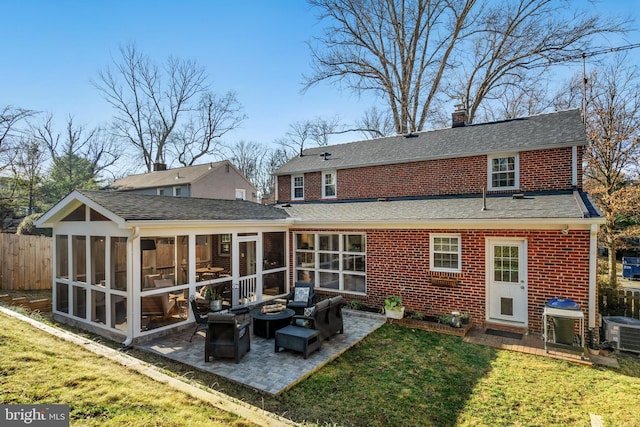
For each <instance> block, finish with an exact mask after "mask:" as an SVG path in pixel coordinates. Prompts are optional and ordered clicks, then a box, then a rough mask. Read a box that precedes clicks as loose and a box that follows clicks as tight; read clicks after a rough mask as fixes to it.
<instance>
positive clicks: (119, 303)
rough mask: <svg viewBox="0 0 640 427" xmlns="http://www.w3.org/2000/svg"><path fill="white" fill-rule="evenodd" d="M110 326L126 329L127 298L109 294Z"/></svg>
mask: <svg viewBox="0 0 640 427" xmlns="http://www.w3.org/2000/svg"><path fill="white" fill-rule="evenodd" d="M111 313H113V315H112V316H111V327H112V328H116V329H120V330H121V331H124V332H126V331H127V299H126V298H125V297H123V296H120V295H111Z"/></svg>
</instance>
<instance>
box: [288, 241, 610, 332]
mask: <svg viewBox="0 0 640 427" xmlns="http://www.w3.org/2000/svg"><path fill="white" fill-rule="evenodd" d="M296 232H298V233H300V232H309V233H319V232H320V233H338V232H340V233H345V232H353V233H363V232H364V233H366V236H367V237H366V238H367V248H366V249H367V251H366V253H367V270H366V272H367V295H366V296H365V297H361V296H356V295H354V296H350V295H349V294H343V295H344V296H345V298H346V299H347V301H350V300H351V299H354V298H358V299H362V300H363V302H364V303H365V304H366V305H368V306H375V307H382V306H383V304H384V299H385V297H386V296H387V295H390V294H400V295H401V296H402V299H403V304H404V306H405V307H406V309H407V310H409V311H416V312H420V313H422V314H424V315H428V316H438V315H440V314H444V313H448V312H451V311H453V310H459V311H463V312H466V313H470V314H471V316H472V318H473V319H474V321H475V322H482V321H484V320H485V319H486V314H485V304H486V286H485V282H486V278H485V272H486V271H485V270H486V269H485V266H486V254H485V239H486V238H487V237H495V238H500V237H508V238H514V237H516V238H523V239H526V240H527V249H528V254H527V264H528V265H527V267H528V322H529V329H530V330H532V331H533V332H534V333H540V332H541V328H542V322H541V319H542V311H543V309H544V305H545V303H546V302H547V301H548V300H549V299H551V298H553V297H567V298H571V299H573V300H575V301H576V302H578V304H580V306H581V307H582V309H583V311H585V315H587V314H588V313H587V310H588V298H589V296H588V289H589V287H588V283H589V231H587V230H571V231H570V232H569V234H568V235H563V234H562V233H561V232H560V231H559V230H453V229H452V230H423V229H420V230H402V229H394V230H362V229H353V230H314V229H304V230H303V229H297V230H291V233H290V236H289V239H290V245H291V246H290V247H291V248H294V245H293V240H292V239H293V234H294V233H296ZM431 232H435V233H451V234H459V235H460V236H461V239H462V272H461V273H440V272H431V271H430V270H429V233H431ZM294 252H295V251H293V250H292V251H291V259H290V262H291V265H292V266H294V265H295V264H294ZM293 270H295V269H292V274H293ZM433 277H449V278H455V279H457V281H458V284H457V285H456V286H453V287H449V286H437V285H434V284H432V283H431V278H433ZM327 292H330V291H327ZM596 309H597V308H596Z"/></svg>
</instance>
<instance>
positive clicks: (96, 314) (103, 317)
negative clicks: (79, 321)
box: [91, 291, 107, 325]
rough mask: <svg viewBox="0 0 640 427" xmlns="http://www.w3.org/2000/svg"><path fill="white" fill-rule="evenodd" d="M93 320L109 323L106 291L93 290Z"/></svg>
mask: <svg viewBox="0 0 640 427" xmlns="http://www.w3.org/2000/svg"><path fill="white" fill-rule="evenodd" d="M91 304H92V308H91V320H92V321H94V322H96V323H102V324H103V325H105V324H106V323H107V306H106V301H105V293H104V292H101V291H91Z"/></svg>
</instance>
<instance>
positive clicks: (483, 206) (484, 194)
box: [482, 187, 487, 212]
mask: <svg viewBox="0 0 640 427" xmlns="http://www.w3.org/2000/svg"><path fill="white" fill-rule="evenodd" d="M486 210H487V192H486V190H485V188H484V187H482V211H483V212H484V211H486Z"/></svg>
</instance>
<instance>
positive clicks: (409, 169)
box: [278, 148, 582, 202]
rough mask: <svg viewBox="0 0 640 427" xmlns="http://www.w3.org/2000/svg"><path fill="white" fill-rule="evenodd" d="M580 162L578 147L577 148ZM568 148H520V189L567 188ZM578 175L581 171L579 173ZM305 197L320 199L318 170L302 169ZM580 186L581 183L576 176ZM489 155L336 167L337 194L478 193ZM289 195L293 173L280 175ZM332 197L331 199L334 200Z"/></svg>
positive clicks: (285, 197) (281, 195)
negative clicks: (525, 149) (527, 149)
mask: <svg viewBox="0 0 640 427" xmlns="http://www.w3.org/2000/svg"><path fill="white" fill-rule="evenodd" d="M578 153H579V154H578V164H582V163H581V162H582V150H580V149H579V150H578ZM571 158H572V155H571V148H558V149H553V150H536V151H523V152H521V153H520V188H521V190H520V191H528V192H533V191H548V190H571V188H572V187H571ZM578 175H579V176H580V175H581V173H579V174H578ZM304 181H305V182H304V186H305V198H304V199H305V200H306V201H311V200H322V179H321V174H320V172H313V173H306V174H304ZM578 184H579V185H578V186H579V187H581V186H582V179H581V177H580V179H579V182H578ZM486 186H487V156H473V157H462V158H456V159H441V160H427V161H421V162H413V163H402V164H393V165H381V166H367V167H361V168H352V169H340V170H338V171H337V192H338V194H337V199H338V200H352V199H370V198H378V197H410V196H434V195H453V194H479V193H481V192H482V188H483V187H486ZM290 200H291V177H290V176H279V177H278V201H279V202H286V201H290ZM333 200H335V199H333Z"/></svg>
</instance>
